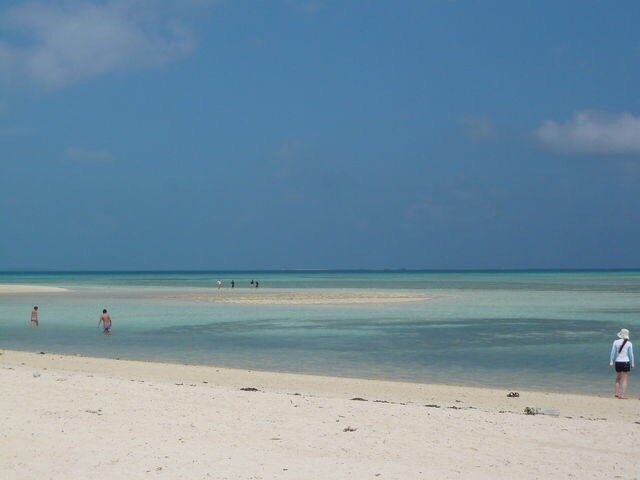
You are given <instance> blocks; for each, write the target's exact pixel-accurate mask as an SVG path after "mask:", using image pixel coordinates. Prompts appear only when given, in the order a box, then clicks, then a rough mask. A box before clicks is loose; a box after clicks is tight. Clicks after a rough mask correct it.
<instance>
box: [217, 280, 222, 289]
mask: <svg viewBox="0 0 640 480" xmlns="http://www.w3.org/2000/svg"><path fill="white" fill-rule="evenodd" d="M216 283H217V284H218V289H220V288H222V280H218V281H217V282H216Z"/></svg>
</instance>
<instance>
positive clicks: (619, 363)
mask: <svg viewBox="0 0 640 480" xmlns="http://www.w3.org/2000/svg"><path fill="white" fill-rule="evenodd" d="M609 365H610V366H612V367H613V366H614V365H615V369H616V389H615V397H616V398H627V397H625V394H626V393H627V380H628V377H629V372H630V371H631V369H632V368H634V367H635V364H634V362H633V345H632V344H631V342H630V341H629V330H627V329H626V328H622V329H621V330H620V331H619V332H618V339H617V340H614V342H613V346H612V347H611V357H610V359H609Z"/></svg>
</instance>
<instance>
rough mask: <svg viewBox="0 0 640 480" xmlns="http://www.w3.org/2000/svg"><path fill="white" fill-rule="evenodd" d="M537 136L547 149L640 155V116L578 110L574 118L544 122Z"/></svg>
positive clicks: (567, 151) (593, 153)
mask: <svg viewBox="0 0 640 480" xmlns="http://www.w3.org/2000/svg"><path fill="white" fill-rule="evenodd" d="M534 135H535V137H536V138H537V139H538V140H539V141H540V142H541V143H542V145H544V146H545V147H546V148H548V149H550V150H553V151H556V152H561V153H567V154H575V155H578V154H590V155H605V154H614V155H637V154H640V117H637V116H634V115H632V114H630V113H619V114H608V113H604V112H598V111H593V110H585V111H580V112H576V113H575V114H574V116H573V118H572V119H571V120H569V121H568V122H565V123H558V122H554V121H552V120H547V121H545V122H544V123H543V124H542V125H541V126H540V127H539V128H538V129H537V130H536V131H535V132H534Z"/></svg>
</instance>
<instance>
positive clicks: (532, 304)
mask: <svg viewBox="0 0 640 480" xmlns="http://www.w3.org/2000/svg"><path fill="white" fill-rule="evenodd" d="M218 279H220V280H222V281H223V282H224V288H225V289H227V288H229V286H230V282H231V280H234V281H235V284H236V288H235V291H240V290H244V291H250V290H249V289H250V288H251V287H250V282H251V280H257V281H259V282H260V292H261V293H264V292H265V291H269V290H278V289H287V290H303V289H339V290H358V289H365V290H386V289H392V290H406V291H409V292H420V293H426V294H430V295H435V298H433V299H430V300H424V301H417V302H405V303H384V304H366V305H364V304H360V305H249V304H224V303H215V302H213V303H211V302H198V301H193V300H188V299H185V298H184V295H182V294H184V293H191V292H196V293H202V292H207V293H209V294H215V291H216V281H217V280H218ZM0 284H29V285H50V286H59V287H65V288H68V289H70V291H69V292H66V293H38V294H34V293H24V294H0V348H7V349H16V350H26V351H36V352H37V351H47V352H60V353H78V354H83V355H92V356H100V357H113V358H127V359H144V360H162V361H170V362H179V363H193V364H211V365H219V366H229V367H239V368H245V369H260V370H273V371H288V372H304V373H314V374H329V375H339V376H354V377H369V378H385V379H397V380H409V381H417V382H439V383H450V384H467V385H490V386H497V387H504V388H506V389H518V388H522V389H524V388H533V389H549V390H557V391H563V390H568V391H577V392H589V393H598V394H600V393H601V394H609V393H610V391H611V389H612V383H613V374H612V372H611V370H610V368H609V366H608V361H609V351H610V348H611V342H612V341H613V340H614V338H615V333H616V332H617V331H618V330H619V329H620V328H622V327H624V328H628V329H630V330H631V337H632V340H633V338H634V334H635V333H637V332H640V271H578V272H576V271H518V272H414V271H402V272H395V271H384V272H368V271H367V272H360V271H358V272H331V271H313V272H309V271H295V272H153V273H148V272H127V273H113V272H92V273H13V272H5V273H0ZM36 304H37V305H38V306H39V307H40V322H41V326H40V327H39V328H37V329H36V328H30V327H29V316H30V312H31V308H32V307H33V305H36ZM102 308H107V309H108V310H109V312H110V313H111V314H112V316H113V319H114V327H113V335H111V336H109V337H108V336H104V335H102V334H100V332H99V330H98V328H97V322H98V316H99V314H100V312H101V310H102ZM636 350H637V352H636V356H640V349H639V348H636ZM630 391H631V394H633V392H634V391H636V392H637V391H640V377H638V378H637V380H636V379H635V378H634V374H633V373H632V377H631V381H630Z"/></svg>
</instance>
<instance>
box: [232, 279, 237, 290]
mask: <svg viewBox="0 0 640 480" xmlns="http://www.w3.org/2000/svg"><path fill="white" fill-rule="evenodd" d="M235 286H236V282H234V281H233V280H231V288H235Z"/></svg>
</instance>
